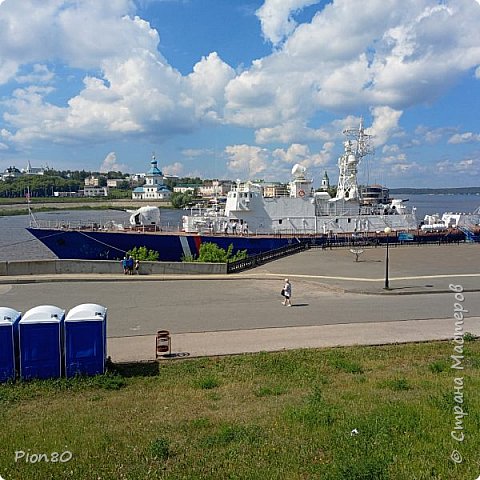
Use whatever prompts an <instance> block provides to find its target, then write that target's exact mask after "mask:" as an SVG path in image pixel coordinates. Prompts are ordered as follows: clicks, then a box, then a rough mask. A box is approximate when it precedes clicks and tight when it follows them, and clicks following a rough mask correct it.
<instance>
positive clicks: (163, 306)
mask: <svg viewBox="0 0 480 480" xmlns="http://www.w3.org/2000/svg"><path fill="white" fill-rule="evenodd" d="M389 254H390V270H389V273H390V287H391V289H390V290H385V289H384V288H383V287H384V281H385V278H384V275H385V248H371V249H365V251H364V252H363V253H362V254H361V256H360V259H359V260H360V261H359V262H355V261H354V259H355V258H354V255H353V254H352V253H351V252H350V251H349V250H348V249H335V250H321V249H312V250H309V251H306V252H302V253H300V254H297V255H292V256H290V257H286V258H283V259H280V260H277V261H276V262H272V263H268V264H265V265H263V266H261V267H258V268H256V269H253V270H250V271H247V272H244V273H242V274H236V275H226V276H221V275H215V276H208V277H207V276H184V275H183V276H181V275H159V276H153V275H144V276H143V275H139V276H135V277H128V276H127V277H126V276H124V275H123V274H121V272H119V274H118V275H55V276H42V275H40V276H35V277H33V276H22V277H0V305H2V306H9V307H12V308H16V309H17V310H20V311H26V310H27V309H28V308H31V307H33V306H35V305H40V304H54V305H58V306H60V307H62V308H65V309H67V310H68V309H69V308H71V307H73V306H75V305H78V304H79V303H89V302H93V303H100V304H102V305H106V306H107V307H108V309H109V310H108V311H109V322H108V337H109V339H108V343H109V355H111V357H112V359H113V360H114V361H117V362H120V361H138V360H151V359H153V358H154V357H155V332H156V331H157V330H160V329H167V330H169V331H170V332H171V333H172V352H173V358H178V357H183V356H204V355H226V354H236V353H248V352H258V351H276V350H283V349H292V348H304V347H305V348H310V347H328V346H337V345H355V344H368V345H370V344H385V343H402V342H412V341H427V340H440V339H448V338H452V337H453V335H454V333H455V321H454V318H453V311H454V303H455V302H456V299H455V296H454V293H453V292H452V291H451V290H450V289H449V284H456V285H461V286H462V288H463V289H464V296H465V300H464V305H465V308H466V309H467V310H468V313H466V314H465V317H466V319H465V325H464V330H463V331H464V332H467V331H468V332H471V333H473V334H476V335H480V317H479V314H480V256H479V254H480V245H477V244H475V245H468V244H467V245H451V246H433V245H431V246H422V247H416V246H411V247H393V248H390V252H389ZM119 270H120V266H119ZM285 277H289V278H290V280H291V282H292V284H293V303H294V307H293V308H286V307H283V306H282V305H281V297H280V295H279V292H280V289H281V288H282V285H283V279H284V278H285Z"/></svg>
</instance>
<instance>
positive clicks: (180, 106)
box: [0, 0, 480, 188]
mask: <svg viewBox="0 0 480 480" xmlns="http://www.w3.org/2000/svg"><path fill="white" fill-rule="evenodd" d="M33 9H35V13H36V14H35V16H32V15H31V14H30V12H31V11H33ZM479 22H480V2H479V1H478V0H455V2H453V1H448V0H446V1H435V0H406V1H399V0H367V1H365V2H362V7H361V9H359V8H358V2H355V1H354V0H334V1H325V0H322V1H316V0H265V1H260V0H248V1H238V2H229V1H224V0H202V2H200V1H196V0H136V1H133V0H112V1H110V2H96V1H94V0H81V1H76V2H73V1H70V0H46V1H44V2H42V3H41V5H38V2H34V1H33V0H24V1H22V2H15V1H13V0H0V24H2V25H3V26H4V28H2V29H1V30H0V169H1V171H3V170H4V169H6V168H7V167H9V166H10V165H15V166H16V167H17V168H20V169H21V168H24V167H25V166H26V164H27V162H28V161H30V163H31V164H32V166H35V167H39V166H41V165H44V164H48V166H49V167H51V168H53V169H55V170H82V169H84V170H91V171H108V170H121V171H122V172H125V173H127V172H128V173H138V172H142V171H145V169H146V168H147V166H148V164H149V162H150V158H151V155H152V152H155V153H156V157H157V160H158V163H159V167H160V168H161V170H162V171H163V173H165V174H170V175H178V176H181V177H183V176H200V177H202V178H232V179H236V178H240V179H246V178H250V177H254V178H264V179H265V180H267V181H268V180H279V181H286V180H288V179H289V176H290V171H291V168H292V166H293V165H294V164H295V163H300V164H302V165H304V166H306V167H307V168H308V169H309V172H310V174H311V176H313V177H314V178H315V184H316V185H317V186H318V185H319V184H320V181H321V177H322V176H323V172H324V171H327V172H328V174H329V176H330V180H331V183H332V184H334V183H335V182H336V178H337V175H338V169H337V166H336V165H337V159H338V157H339V156H340V155H341V154H342V153H343V146H342V142H343V136H342V130H343V129H345V128H348V127H356V126H358V124H359V122H360V121H361V119H363V122H364V125H365V127H366V128H367V129H368V132H369V133H371V134H372V135H374V137H373V139H374V145H375V154H374V156H373V157H372V158H371V159H370V160H369V161H368V162H367V161H364V162H363V164H362V165H361V166H360V171H359V181H360V182H361V183H382V184H385V185H386V186H388V187H391V188H397V187H433V188H434V187H462V186H477V185H480V129H479V127H478V108H475V106H478V105H479V104H480V93H479V89H478V86H479V82H480V67H479V65H480V38H479V37H478V34H477V33H476V31H477V25H478V24H479Z"/></svg>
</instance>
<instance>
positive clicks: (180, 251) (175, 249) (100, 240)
mask: <svg viewBox="0 0 480 480" xmlns="http://www.w3.org/2000/svg"><path fill="white" fill-rule="evenodd" d="M27 230H28V231H29V232H30V233H31V234H32V235H33V236H34V237H36V238H37V239H38V240H40V241H41V242H42V243H43V244H44V245H45V246H46V247H47V248H49V249H50V250H51V251H52V252H53V253H54V254H55V255H56V256H57V257H58V258H62V259H80V260H118V259H121V258H123V257H124V256H125V253H126V252H127V251H128V250H131V249H133V248H134V247H147V249H149V250H155V251H157V252H158V253H159V260H160V261H164V262H167V261H173V262H177V261H180V260H182V257H184V256H188V255H193V256H196V255H198V252H199V249H200V245H201V244H202V243H206V242H211V243H215V244H216V245H218V246H219V247H221V248H224V249H225V250H226V249H227V248H228V247H229V246H230V245H233V253H236V252H237V251H238V250H246V251H247V254H248V255H249V256H252V255H256V254H258V253H263V252H267V251H270V250H275V249H277V248H281V247H284V246H286V245H290V244H292V243H298V242H300V241H306V242H308V243H310V244H316V245H317V246H321V245H323V246H341V245H352V243H351V242H352V237H351V236H350V235H345V236H338V237H336V238H335V239H334V240H333V239H328V238H327V237H325V236H324V235H318V236H305V237H302V236H298V237H293V236H273V235H272V236H268V235H266V236H238V235H235V236H234V235H231V236H229V235H201V234H182V233H173V234H170V233H161V232H160V233H159V232H157V233H148V232H104V231H79V230H56V229H48V228H27ZM405 235H406V234H402V233H399V234H398V235H395V236H393V235H392V236H390V237H389V242H390V243H392V244H398V243H400V244H409V243H410V244H412V243H413V244H420V243H437V242H438V243H451V242H463V241H465V240H466V236H465V234H464V233H463V232H455V233H452V232H450V233H448V234H445V233H421V234H408V236H405ZM368 242H369V243H370V244H372V245H374V244H376V245H379V244H383V243H385V242H386V237H384V236H378V237H377V236H376V235H372V236H371V237H369V238H368Z"/></svg>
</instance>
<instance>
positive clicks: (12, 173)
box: [2, 167, 22, 180]
mask: <svg viewBox="0 0 480 480" xmlns="http://www.w3.org/2000/svg"><path fill="white" fill-rule="evenodd" d="M21 176H22V172H20V170H19V169H18V168H17V167H8V168H6V169H5V171H4V172H3V174H2V180H7V178H18V177H21Z"/></svg>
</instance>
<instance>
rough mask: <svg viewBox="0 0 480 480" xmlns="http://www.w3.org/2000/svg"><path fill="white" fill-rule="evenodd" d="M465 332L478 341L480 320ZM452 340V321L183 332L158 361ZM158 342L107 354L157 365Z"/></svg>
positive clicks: (117, 345)
mask: <svg viewBox="0 0 480 480" xmlns="http://www.w3.org/2000/svg"><path fill="white" fill-rule="evenodd" d="M467 332H469V333H472V334H474V335H476V336H480V317H470V318H465V320H464V325H463V333H467ZM454 335H455V320H454V319H453V317H452V319H431V320H406V321H403V322H388V323H384V322H382V323H355V324H343V325H321V326H308V327H285V328H263V329H252V330H234V331H216V332H200V333H179V334H174V335H171V347H172V350H171V355H167V356H165V357H160V359H164V360H171V359H176V358H177V359H178V358H185V357H205V356H216V355H233V354H241V353H255V352H275V351H281V350H292V349H298V348H325V347H338V346H350V345H385V344H396V343H409V342H424V341H431V340H448V339H452V338H453V336H454ZM155 338H156V337H155V335H144V336H136V337H119V338H109V339H108V353H109V355H110V356H111V358H112V360H113V361H114V362H117V363H118V362H120V363H123V362H138V361H150V360H155V357H156V355H155Z"/></svg>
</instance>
